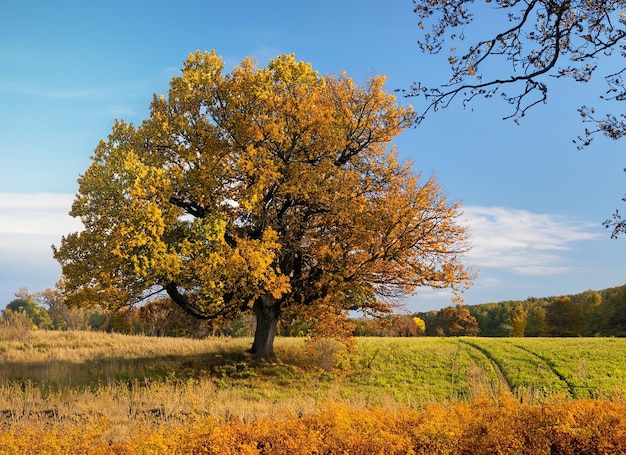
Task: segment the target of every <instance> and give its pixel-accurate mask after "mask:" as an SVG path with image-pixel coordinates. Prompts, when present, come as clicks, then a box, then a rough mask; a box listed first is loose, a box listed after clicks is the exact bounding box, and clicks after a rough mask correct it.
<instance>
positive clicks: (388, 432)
mask: <svg viewBox="0 0 626 455" xmlns="http://www.w3.org/2000/svg"><path fill="white" fill-rule="evenodd" d="M625 411H626V404H624V403H619V402H611V401H601V400H578V401H564V402H552V403H544V404H540V405H528V404H522V403H520V402H519V401H517V400H515V399H513V398H511V397H508V396H505V397H501V399H500V400H499V401H498V402H497V403H495V404H494V403H493V402H492V401H490V400H486V399H484V400H477V401H475V402H473V403H469V404H468V403H458V404H454V405H441V404H436V405H435V404H433V405H431V406H428V407H426V408H424V409H419V410H417V409H406V410H404V411H402V412H394V411H388V410H382V409H378V408H374V409H354V408H348V407H345V406H336V405H329V406H326V407H324V408H323V409H321V410H320V411H319V412H317V413H315V414H310V415H304V416H284V418H282V419H269V418H263V419H258V420H254V421H251V422H244V421H241V420H238V419H231V420H217V419H215V418H213V417H199V416H190V417H189V418H188V420H187V421H185V422H182V423H181V422H160V423H154V422H153V423H150V422H143V423H140V422H138V423H137V424H136V425H135V426H134V427H133V428H132V429H130V433H129V436H128V437H127V438H126V439H124V440H120V441H117V442H114V441H108V440H107V438H106V437H105V436H104V434H106V430H107V428H108V424H107V422H106V420H99V421H95V422H94V421H86V422H81V423H79V424H76V423H74V424H73V425H70V424H69V423H68V424H64V423H57V424H56V425H41V426H39V427H37V426H33V427H28V426H26V427H22V426H20V428H8V429H7V428H5V429H3V430H0V451H1V452H2V453H6V454H31V453H32V454H34V453H37V454H78V453H81V454H82V453H90V454H91V453H93V454H102V455H105V454H135V453H142V454H146V455H147V454H163V453H169V454H201V453H204V454H220V455H229V454H233V455H234V454H269V453H272V454H292V453H349V454H380V453H385V454H470V453H471V454H544V453H545V454H548V453H559V454H577V455H585V454H615V453H624V447H626V412H625ZM5 425H6V424H5Z"/></svg>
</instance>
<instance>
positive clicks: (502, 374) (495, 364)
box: [459, 340, 513, 392]
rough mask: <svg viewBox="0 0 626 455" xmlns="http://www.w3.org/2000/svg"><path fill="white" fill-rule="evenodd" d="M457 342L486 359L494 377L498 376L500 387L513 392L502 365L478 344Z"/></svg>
mask: <svg viewBox="0 0 626 455" xmlns="http://www.w3.org/2000/svg"><path fill="white" fill-rule="evenodd" d="M459 342H460V343H462V344H464V345H466V346H468V347H470V348H471V349H474V350H475V351H478V352H480V354H481V355H483V356H484V357H485V358H486V359H487V361H488V362H489V363H490V364H491V366H492V367H493V369H494V370H495V372H496V375H497V376H498V380H499V381H500V385H501V386H502V387H503V388H504V389H505V390H507V391H509V392H511V391H512V390H513V387H512V386H511V382H510V381H509V378H508V377H507V375H506V373H505V369H504V368H503V367H502V364H501V363H500V362H498V360H497V359H496V358H495V357H494V356H493V355H492V354H491V353H490V352H489V351H488V350H487V349H485V348H483V347H482V346H479V345H478V344H475V343H472V342H471V341H467V340H459Z"/></svg>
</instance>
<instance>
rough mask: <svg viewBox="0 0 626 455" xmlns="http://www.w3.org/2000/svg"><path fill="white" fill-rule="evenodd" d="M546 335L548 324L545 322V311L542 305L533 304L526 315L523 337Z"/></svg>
mask: <svg viewBox="0 0 626 455" xmlns="http://www.w3.org/2000/svg"><path fill="white" fill-rule="evenodd" d="M547 334H548V324H547V322H546V310H545V309H544V308H543V306H542V304H540V303H538V302H535V303H534V304H533V305H532V306H531V307H530V308H529V309H528V313H527V315H526V331H525V332H524V335H525V336H527V337H542V336H546V335H547Z"/></svg>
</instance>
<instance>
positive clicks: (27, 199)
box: [0, 193, 81, 257]
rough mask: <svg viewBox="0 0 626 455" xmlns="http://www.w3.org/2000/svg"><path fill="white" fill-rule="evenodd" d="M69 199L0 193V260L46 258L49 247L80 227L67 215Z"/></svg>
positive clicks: (76, 221) (54, 196)
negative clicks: (17, 255)
mask: <svg viewBox="0 0 626 455" xmlns="http://www.w3.org/2000/svg"><path fill="white" fill-rule="evenodd" d="M72 200H73V195H71V194H54V193H34V194H19V193H18V194H15V193H0V256H3V257H7V256H14V255H15V254H16V253H24V254H28V255H29V256H30V255H33V254H41V255H42V256H43V255H46V256H49V255H50V245H51V244H52V243H59V241H60V238H61V236H62V235H64V234H67V233H69V232H72V231H76V230H79V229H80V227H81V224H80V222H79V221H78V220H76V219H74V218H72V217H70V216H69V215H68V212H69V210H70V207H71V205H72Z"/></svg>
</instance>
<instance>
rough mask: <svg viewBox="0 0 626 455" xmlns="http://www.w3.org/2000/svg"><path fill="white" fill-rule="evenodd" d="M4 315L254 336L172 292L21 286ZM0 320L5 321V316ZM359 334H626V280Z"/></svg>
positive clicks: (357, 332) (247, 326) (448, 311)
mask: <svg viewBox="0 0 626 455" xmlns="http://www.w3.org/2000/svg"><path fill="white" fill-rule="evenodd" d="M15 296H16V298H15V299H14V300H13V301H11V302H10V303H9V304H8V305H7V306H6V308H5V310H4V311H3V314H2V318H3V319H4V320H14V319H12V318H14V315H15V314H23V315H25V316H27V318H28V319H27V320H30V322H31V323H32V328H34V329H45V330H100V331H107V332H116V333H124V334H135V335H149V336H186V337H196V338H201V337H205V336H208V335H213V336H216V335H221V336H233V337H252V336H253V335H254V331H255V324H256V320H255V317H254V315H253V314H252V313H244V314H242V315H241V316H240V317H238V318H236V319H234V320H229V319H221V320H212V321H203V320H199V319H197V318H194V317H193V316H190V315H189V314H188V313H186V312H184V311H183V310H181V309H180V307H179V306H178V305H176V304H174V303H173V302H172V301H171V300H170V299H169V298H168V297H166V296H163V297H160V298H156V299H154V300H151V301H150V302H148V303H146V304H145V305H142V306H139V307H124V308H121V309H119V310H118V311H110V310H104V309H103V308H101V307H99V306H97V305H96V306H94V307H92V308H85V307H81V308H69V307H68V306H67V305H66V304H65V302H64V301H63V298H62V295H61V293H59V292H58V291H55V290H52V289H47V290H45V291H43V292H37V293H30V292H28V290H27V289H26V288H22V289H20V290H19V291H18V292H17V293H16V294H15ZM0 322H1V321H0ZM352 325H353V327H354V329H353V335H354V336H400V337H411V336H486V337H579V336H584V337H589V336H617V337H624V336H626V285H624V286H620V287H614V288H609V289H604V290H601V291H592V290H589V291H585V292H583V293H581V294H574V295H565V296H557V297H546V298H534V297H532V298H528V299H526V300H515V301H503V302H498V303H486V304H481V305H467V306H463V305H457V306H456V307H452V306H449V307H446V308H442V309H441V310H438V311H430V312H424V313H416V314H412V315H411V314H390V315H388V316H385V317H380V318H364V317H357V318H353V319H352ZM308 329H309V327H308V326H307V323H303V322H298V321H296V320H293V321H289V319H286V320H284V321H282V322H281V324H280V326H279V329H278V333H279V335H281V336H303V335H305V334H306V333H308Z"/></svg>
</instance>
